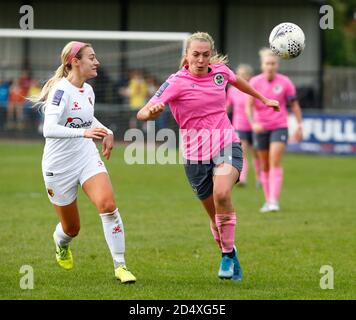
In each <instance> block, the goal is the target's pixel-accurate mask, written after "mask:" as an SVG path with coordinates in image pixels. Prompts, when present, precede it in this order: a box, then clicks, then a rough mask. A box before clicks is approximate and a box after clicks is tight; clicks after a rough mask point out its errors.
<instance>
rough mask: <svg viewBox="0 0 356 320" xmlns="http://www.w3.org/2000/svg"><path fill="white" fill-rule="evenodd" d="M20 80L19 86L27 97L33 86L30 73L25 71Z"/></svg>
mask: <svg viewBox="0 0 356 320" xmlns="http://www.w3.org/2000/svg"><path fill="white" fill-rule="evenodd" d="M18 80H19V85H20V87H21V88H22V90H23V92H24V96H27V94H28V90H29V88H30V85H31V75H30V72H29V71H28V70H26V69H25V70H23V71H22V73H21V76H20V78H19V79H18Z"/></svg>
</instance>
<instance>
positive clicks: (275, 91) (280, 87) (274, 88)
mask: <svg viewBox="0 0 356 320" xmlns="http://www.w3.org/2000/svg"><path fill="white" fill-rule="evenodd" d="M282 90H283V87H282V86H281V85H280V84H276V85H275V86H274V87H273V92H274V93H281V92H282Z"/></svg>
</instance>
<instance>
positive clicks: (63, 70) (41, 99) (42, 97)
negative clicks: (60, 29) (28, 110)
mask: <svg viewBox="0 0 356 320" xmlns="http://www.w3.org/2000/svg"><path fill="white" fill-rule="evenodd" d="M76 44H77V42H76V41H71V42H68V43H67V44H66V45H65V47H64V48H63V50H62V54H61V62H62V64H61V65H60V66H59V67H58V68H57V70H56V72H55V73H54V75H53V77H52V78H50V79H49V80H47V82H46V83H45V85H44V86H43V87H42V90H41V92H40V93H39V95H38V96H34V97H28V98H27V99H28V100H30V101H31V102H33V103H34V105H33V107H39V108H41V107H42V106H43V105H44V103H45V102H46V100H47V98H48V94H49V92H50V91H51V89H52V88H53V86H54V85H55V84H56V83H57V82H58V81H59V80H61V79H62V78H63V77H64V78H65V77H67V76H68V74H69V71H70V70H72V66H71V64H70V63H68V57H70V55H71V52H72V47H73V46H74V45H76ZM85 47H91V44H90V43H85V45H84V46H83V47H82V48H81V49H80V50H79V51H78V52H77V54H76V55H75V57H76V58H78V59H80V58H81V57H82V49H83V48H85Z"/></svg>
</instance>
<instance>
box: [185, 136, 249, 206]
mask: <svg viewBox="0 0 356 320" xmlns="http://www.w3.org/2000/svg"><path fill="white" fill-rule="evenodd" d="M221 163H228V164H231V165H232V166H233V167H234V168H236V169H237V170H238V171H239V172H241V170H242V149H241V145H240V143H238V142H234V143H232V144H230V145H228V146H226V147H225V148H224V149H222V150H220V154H219V155H217V156H216V157H214V158H213V159H210V160H208V161H194V160H185V163H184V169H185V174H186V175H187V178H188V180H189V183H190V185H191V186H192V188H193V191H194V192H195V194H196V195H197V197H198V198H199V199H200V200H204V199H206V198H208V197H209V196H210V195H211V194H212V193H213V187H214V184H213V176H214V169H215V168H216V167H217V166H218V165H219V164H221ZM238 181H239V179H238V180H237V181H236V183H237V182H238Z"/></svg>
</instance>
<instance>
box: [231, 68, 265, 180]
mask: <svg viewBox="0 0 356 320" xmlns="http://www.w3.org/2000/svg"><path fill="white" fill-rule="evenodd" d="M236 75H237V76H238V77H241V78H243V79H245V80H246V81H249V80H250V79H251V77H252V76H253V70H252V67H251V66H250V65H248V64H240V65H238V67H237V68H236ZM246 99H247V95H246V93H243V92H241V91H240V90H238V89H236V88H235V87H233V86H230V87H229V88H228V90H227V95H226V106H227V110H230V108H231V107H232V125H233V126H234V128H235V130H236V132H237V134H238V136H239V138H240V140H241V146H242V151H243V166H242V171H241V175H240V183H239V184H238V185H240V186H244V185H246V183H247V174H248V169H249V164H248V159H247V152H248V151H249V150H250V151H251V154H252V157H253V166H254V169H255V177H256V185H257V186H260V178H259V177H260V163H259V160H258V157H257V153H256V151H255V150H254V148H253V139H252V127H251V124H250V122H249V121H248V118H247V114H246V108H245V106H246Z"/></svg>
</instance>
